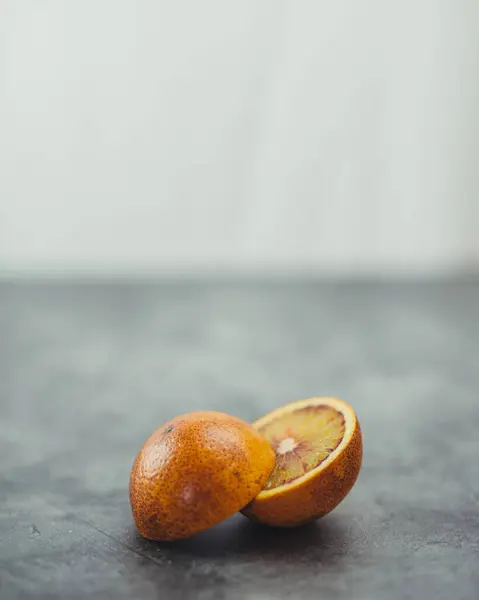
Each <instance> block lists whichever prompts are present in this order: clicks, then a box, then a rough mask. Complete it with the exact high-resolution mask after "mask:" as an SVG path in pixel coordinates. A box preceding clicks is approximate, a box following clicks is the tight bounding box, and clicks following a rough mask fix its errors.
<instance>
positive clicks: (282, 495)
mask: <svg viewBox="0 0 479 600" xmlns="http://www.w3.org/2000/svg"><path fill="white" fill-rule="evenodd" d="M253 427H254V428H255V429H257V430H258V431H259V432H260V433H261V434H262V435H263V436H264V437H265V438H266V439H267V440H268V441H269V443H270V444H271V446H272V447H273V449H274V451H275V452H276V464H275V467H274V469H273V471H272V473H271V475H270V477H269V479H268V480H267V482H266V485H265V486H264V488H263V490H262V491H261V492H260V493H259V495H258V496H256V498H255V499H254V500H253V501H252V502H250V504H248V505H247V506H246V507H245V508H244V509H243V510H242V513H243V514H244V515H246V516H247V517H249V518H251V519H253V520H255V521H259V522H261V523H266V524H268V525H275V526H279V527H294V526H296V525H301V524H303V523H307V522H309V521H313V520H315V519H318V518H319V517H323V516H324V515H326V514H327V513H329V512H330V511H332V510H333V508H335V507H336V506H337V505H338V504H339V503H340V502H341V501H342V500H343V499H344V498H345V497H346V495H347V494H348V493H349V491H350V490H351V488H352V487H353V485H354V483H355V481H356V479H357V477H358V473H359V470H360V468H361V460H362V448H363V446H362V438H361V429H360V427H359V422H358V419H357V417H356V414H355V412H354V410H353V409H352V408H351V407H350V406H349V404H347V403H346V402H344V401H343V400H338V399H337V398H309V399H308V400H298V401H297V402H292V403H291V404H287V405H286V406H283V407H282V408H278V409H277V410H274V411H273V412H270V413H268V414H267V415H265V416H264V417H262V418H261V419H259V420H258V421H256V422H255V423H253Z"/></svg>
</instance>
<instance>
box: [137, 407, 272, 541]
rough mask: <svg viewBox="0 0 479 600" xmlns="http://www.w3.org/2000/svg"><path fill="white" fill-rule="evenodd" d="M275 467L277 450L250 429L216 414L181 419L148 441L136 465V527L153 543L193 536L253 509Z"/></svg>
mask: <svg viewBox="0 0 479 600" xmlns="http://www.w3.org/2000/svg"><path fill="white" fill-rule="evenodd" d="M274 465H275V454H274V451H273V449H272V448H271V446H270V445H269V443H268V442H267V441H266V439H265V438H264V437H263V436H262V435H261V434H260V433H259V432H258V431H257V430H256V429H254V428H253V427H252V426H251V425H250V424H249V423H246V422H245V421H242V420H241V419H238V418H236V417H232V416H231V415H226V414H224V413H220V412H214V411H201V412H192V413H188V414H184V415H180V416H179V417H176V418H174V419H172V420H171V421H168V422H167V423H165V424H163V425H162V426H161V427H160V428H159V429H157V430H156V431H155V432H154V433H153V434H152V435H151V436H150V437H149V438H148V439H147V440H146V442H145V443H144V444H143V447H142V448H141V450H140V451H139V453H138V455H137V457H136V459H135V462H134V463H133V467H132V470H131V475H130V502H131V508H132V512H133V517H134V519H135V522H136V525H137V527H138V529H139V530H140V533H141V534H142V535H143V536H144V537H146V538H148V539H150V540H163V541H168V540H177V539H181V538H186V537H189V536H191V535H194V534H195V533H198V532H200V531H202V530H203V529H207V528H208V527H212V526H213V525H216V523H219V522H220V521H223V520H224V519H227V518H228V517H230V516H231V515H233V514H234V513H235V512H237V511H238V510H240V509H241V508H243V506H245V504H247V503H248V502H250V501H251V500H252V499H253V498H254V497H255V496H256V495H257V494H258V493H259V492H260V491H261V489H262V488H263V487H264V485H265V483H266V481H267V479H268V477H269V475H270V473H271V471H272V470H273V468H274Z"/></svg>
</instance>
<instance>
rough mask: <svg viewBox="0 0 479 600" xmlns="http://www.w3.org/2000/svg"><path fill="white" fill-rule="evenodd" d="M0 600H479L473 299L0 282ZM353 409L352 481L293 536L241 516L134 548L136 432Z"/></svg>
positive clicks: (373, 291) (357, 291) (368, 289)
mask: <svg viewBox="0 0 479 600" xmlns="http://www.w3.org/2000/svg"><path fill="white" fill-rule="evenodd" d="M0 326H1V336H0V352H1V361H0V457H1V462H0V598H2V600H11V599H16V598H18V599H20V598H32V599H33V598H36V599H42V598H87V597H94V598H103V597H104V598H138V599H141V598H146V599H150V598H152V599H153V598H167V597H168V598H172V599H173V600H174V599H176V598H178V599H183V598H190V597H191V598H199V599H202V600H206V599H210V598H211V599H213V598H228V599H239V598H248V599H251V600H266V599H269V598H286V597H294V598H304V599H309V598H311V599H313V598H314V599H316V598H322V599H329V598H352V597H354V598H355V599H360V600H361V599H364V600H370V599H375V598H391V599H396V598H411V599H412V598H419V597H421V598H426V599H427V598H434V599H444V600H446V599H447V600H449V599H450V598H455V599H467V600H476V599H477V597H478V595H479V592H478V588H479V501H478V498H479V462H478V457H479V436H478V429H479V397H478V394H479V392H478V390H479V286H478V285H473V284H454V285H453V284H449V285H448V284H431V285H420V286H418V285H365V284H364V285H359V284H351V285H334V284H323V285H321V284H312V283H310V284H306V283H305V284H301V283H297V282H296V283H292V284H290V285H286V284H263V285H259V284H239V283H238V284H233V283H229V284H228V283H224V284H211V285H208V284H203V285H194V284H175V285H136V286H133V285H132V286H127V285H109V286H108V285H105V286H101V285H85V286H79V285H77V286H75V285H59V286H48V285H43V286H42V285H28V284H22V285H12V284H5V285H3V286H0ZM315 394H330V395H337V396H342V397H344V398H345V399H347V400H349V401H350V402H351V403H352V404H354V406H355V407H356V408H357V411H358V414H359V417H360V420H361V423H362V427H363V432H364V440H365V455H364V467H363V470H362V472H361V475H360V478H359V480H358V483H357V485H356V487H355V488H354V490H353V492H352V493H351V495H350V496H349V497H348V498H347V499H346V500H345V502H344V503H343V504H342V505H341V506H340V507H339V508H338V509H337V510H336V511H335V512H334V513H333V514H331V515H330V516H328V517H326V518H325V519H323V521H321V522H318V523H317V524H316V525H314V526H311V527H308V528H304V529H299V530H295V531H280V530H271V529H265V528H260V527H257V526H253V525H252V524H250V523H249V522H248V521H247V520H246V519H244V518H243V517H241V516H236V517H234V518H233V519H231V520H229V521H227V522H225V523H223V524H222V525H220V526H218V527H216V528H214V529H212V530H210V531H209V532H206V533H204V534H200V535H199V536H197V537H196V538H193V539H191V540H189V541H184V542H180V543H175V544H155V543H149V542H146V541H144V540H142V539H141V538H140V537H139V536H138V534H137V533H136V531H135V528H134V526H133V525H132V522H131V517H130V511H129V506H128V498H127V486H128V475H129V470H130V465H131V462H132V460H133V458H134V456H135V454H136V452H137V450H138V448H139V446H140V445H141V443H142V442H143V440H144V438H145V437H146V436H148V435H149V434H150V433H151V431H152V430H153V429H154V428H156V426H158V425H159V424H160V423H161V422H162V421H164V420H165V419H167V418H169V417H171V416H173V415H174V414H176V413H178V412H184V411H189V410H194V409H200V408H205V409H206V408H209V409H218V410H224V411H230V412H232V413H234V414H237V415H239V416H242V417H244V418H246V419H253V418H255V417H257V416H259V415H261V414H262V413H264V412H265V411H267V410H269V409H271V408H273V407H275V406H277V405H278V404H281V403H284V402H287V401H289V400H292V399H296V398H300V397H307V396H310V395H315Z"/></svg>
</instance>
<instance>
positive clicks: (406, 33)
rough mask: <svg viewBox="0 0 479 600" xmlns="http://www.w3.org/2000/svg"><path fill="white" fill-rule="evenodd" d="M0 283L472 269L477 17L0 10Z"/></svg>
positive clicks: (226, 7)
mask: <svg viewBox="0 0 479 600" xmlns="http://www.w3.org/2000/svg"><path fill="white" fill-rule="evenodd" d="M0 44H1V46H0V160H1V170H0V171H1V172H0V273H1V274H4V275H5V274H7V275H8V276H10V275H12V274H13V275H25V274H26V275H32V274H33V275H35V276H44V275H47V276H51V275H55V276H56V275H60V276H61V275H65V274H67V275H73V276H97V275H100V276H122V277H123V276H125V277H131V276H138V275H140V276H162V275H167V276H171V275H175V276H181V275H188V276H189V275H203V274H211V273H223V274H224V273H227V274H229V273H232V274H238V273H241V274H244V273H250V274H266V273H275V274H287V275H290V274H292V273H295V274H296V273H306V274H314V275H327V276H331V275H333V276H336V275H337V276H346V277H347V276H352V275H354V276H358V275H359V276H361V275H365V276H368V277H369V276H378V277H392V278H394V277H405V276H406V277H423V276H437V275H440V276H442V275H462V274H464V273H471V272H474V271H475V270H477V269H478V266H479V233H478V232H479V200H478V198H479V162H478V161H479V110H478V106H479V3H477V2H476V1H475V0H470V1H467V0H461V1H459V2H458V1H456V0H430V1H427V0H426V1H421V2H417V1H414V2H413V1H412V0H406V1H403V2H401V3H391V2H383V1H382V0H370V1H366V2H356V1H355V0H342V1H339V2H299V3H293V2H285V1H283V2H278V1H275V2H273V1H264V2H256V1H248V0H245V1H243V2H240V3H229V2H220V1H207V2H201V3H194V2H182V1H179V2H158V1H149V0H143V1H141V2H134V1H127V0H102V1H101V2H99V1H98V0H83V1H82V2H64V1H63V0H42V1H40V2H39V1H38V0H30V1H27V0H23V1H22V2H16V1H14V0H3V2H2V3H1V6H0Z"/></svg>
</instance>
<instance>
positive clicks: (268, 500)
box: [241, 420, 363, 527]
mask: <svg viewBox="0 0 479 600" xmlns="http://www.w3.org/2000/svg"><path fill="white" fill-rule="evenodd" d="M362 455H363V444H362V436H361V428H360V426H359V422H358V421H357V420H356V427H355V430H354V433H353V436H352V438H351V440H350V442H349V444H348V446H346V448H344V451H343V452H342V453H340V454H338V455H337V456H336V457H335V458H334V460H333V461H332V462H331V463H329V464H328V465H327V466H326V467H325V468H324V470H322V471H321V472H320V473H318V475H317V476H316V477H312V478H310V479H305V480H303V481H299V482H298V483H297V484H293V485H288V486H285V487H283V488H278V492H277V493H276V494H274V495H265V496H263V495H262V494H260V496H259V497H258V498H255V500H253V501H252V502H251V503H250V504H248V506H246V507H245V508H244V509H243V510H242V511H241V512H242V513H243V514H244V515H245V516H247V517H249V518H250V519H251V520H253V521H258V522H260V523H264V524H266V525H273V526H276V527H295V526H297V525H303V524H305V523H308V522H310V521H314V520H316V519H319V518H320V517H324V515H326V514H328V513H329V512H331V511H332V510H333V509H334V508H336V506H337V505H338V504H339V503H340V502H341V501H342V500H344V498H345V497H346V496H347V495H348V493H349V492H350V490H351V488H352V487H353V485H354V483H355V482H356V479H357V477H358V474H359V470H360V468H361V461H362Z"/></svg>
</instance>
